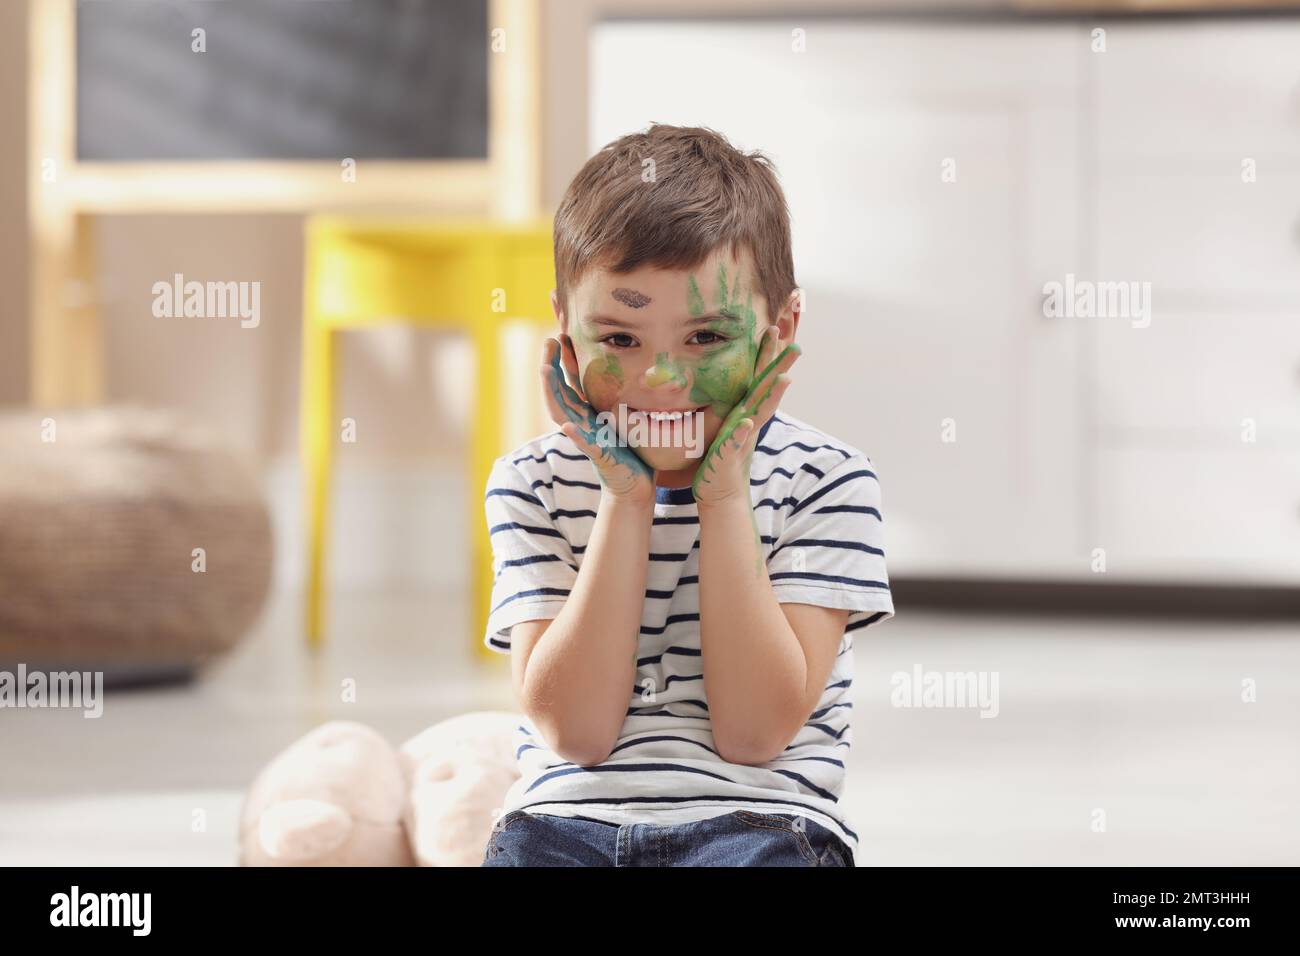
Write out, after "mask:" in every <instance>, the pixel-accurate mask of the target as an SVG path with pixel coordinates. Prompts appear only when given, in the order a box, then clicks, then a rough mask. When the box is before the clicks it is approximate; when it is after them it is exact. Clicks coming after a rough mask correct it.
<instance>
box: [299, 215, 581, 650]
mask: <svg viewBox="0 0 1300 956" xmlns="http://www.w3.org/2000/svg"><path fill="white" fill-rule="evenodd" d="M305 233H306V249H305V261H304V284H305V287H304V290H303V347H302V406H301V422H300V427H301V429H302V450H301V454H302V463H303V475H304V484H305V487H304V501H305V505H306V513H305V516H306V527H307V534H308V547H307V556H308V587H307V608H306V623H307V640H308V643H309V644H310V645H311V646H313V647H318V646H320V645H321V643H323V640H324V633H325V620H326V615H325V610H326V609H325V606H324V597H325V594H326V593H327V586H326V584H327V570H328V564H327V563H326V562H327V557H328V553H329V495H330V467H331V461H332V458H333V452H334V443H335V442H336V441H338V440H339V437H340V427H339V423H338V422H336V421H335V420H334V387H335V378H334V373H335V343H336V336H335V333H336V332H338V331H339V330H340V329H350V328H364V327H367V326H376V325H379V324H382V323H388V322H393V321H400V322H403V323H406V324H411V325H416V326H420V327H425V328H429V327H438V328H448V327H450V328H455V329H460V330H462V331H464V332H465V333H467V334H468V335H469V337H470V340H471V341H472V342H473V345H474V352H475V355H476V357H477V364H478V370H477V375H476V386H475V402H474V406H473V427H472V429H471V441H470V454H469V462H468V464H469V468H468V472H467V481H468V495H467V498H466V503H465V506H466V509H467V515H468V520H467V522H466V524H467V526H468V528H469V541H468V542H467V547H468V549H469V555H470V558H471V562H470V567H471V595H470V600H471V606H472V608H473V611H472V614H471V621H472V622H473V627H474V632H473V634H472V635H471V637H472V639H473V641H474V644H475V646H476V647H478V648H479V649H480V650H481V651H482V653H483V654H484V655H486V656H489V657H495V656H496V655H493V654H492V652H491V651H489V650H488V649H487V648H485V647H483V645H482V638H483V633H484V630H485V629H486V627H487V615H488V602H489V601H490V600H491V596H492V581H493V569H492V550H491V544H490V542H489V540H488V529H487V523H486V521H485V520H484V514H483V494H484V491H485V490H486V485H487V479H488V475H489V474H490V472H491V468H492V462H493V460H494V459H496V458H497V457H498V456H500V455H502V454H504V453H505V452H506V451H508V450H509V449H508V448H507V447H506V446H505V443H504V441H503V433H502V426H503V424H504V420H503V414H504V404H505V403H504V402H503V374H502V370H503V363H504V361H505V351H504V348H503V341H502V340H503V335H504V333H505V330H506V329H508V328H509V327H511V325H512V324H513V323H514V322H515V321H516V320H521V319H522V320H528V321H536V322H538V323H554V321H555V319H554V316H553V314H552V312H551V305H550V294H551V289H552V288H553V287H554V278H555V268H554V261H553V258H552V247H551V223H550V222H549V221H537V222H530V223H526V224H521V225H516V224H509V223H495V222H491V221H479V220H464V219H461V220H403V219H373V218H369V219H363V218H351V217H337V216H315V217H311V218H309V219H308V220H307V222H306V226H305ZM532 364H533V365H535V364H536V363H532ZM530 370H531V366H530ZM534 391H536V389H534ZM529 394H531V393H529ZM537 401H539V402H540V396H539V398H538V399H537Z"/></svg>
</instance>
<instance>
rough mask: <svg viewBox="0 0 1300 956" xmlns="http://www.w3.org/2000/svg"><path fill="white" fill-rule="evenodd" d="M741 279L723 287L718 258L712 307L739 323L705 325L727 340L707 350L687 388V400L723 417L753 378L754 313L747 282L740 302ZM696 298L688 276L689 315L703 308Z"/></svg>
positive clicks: (724, 272) (723, 269)
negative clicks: (730, 285)
mask: <svg viewBox="0 0 1300 956" xmlns="http://www.w3.org/2000/svg"><path fill="white" fill-rule="evenodd" d="M743 278H744V276H743V274H742V273H738V274H737V275H736V281H735V286H734V288H733V289H728V288H727V265H726V262H725V261H724V260H722V259H719V260H718V291H717V296H716V299H717V301H716V304H715V305H716V310H717V311H718V312H721V313H724V314H726V315H733V316H735V317H737V318H738V319H740V322H739V323H736V322H726V321H723V320H718V321H716V322H712V323H709V325H708V326H707V328H708V330H709V331H711V332H716V333H718V334H719V335H723V336H727V337H729V338H730V341H729V342H727V343H726V344H725V345H721V346H719V347H717V348H715V349H713V350H711V351H710V352H709V353H708V354H707V355H706V356H705V357H704V358H703V359H701V360H700V362H699V364H698V365H696V367H695V381H694V384H693V386H692V388H691V401H692V402H694V403H695V404H697V405H709V406H712V408H713V411H714V412H715V413H716V414H717V415H718V416H720V417H724V418H725V417H726V415H727V413H728V412H729V411H731V409H732V408H734V407H735V405H736V404H737V403H738V402H739V401H740V400H741V399H743V398H744V397H745V394H746V393H747V392H748V390H749V386H750V383H751V382H752V381H753V378H754V371H755V369H754V363H755V362H757V361H758V342H757V341H755V330H756V329H757V327H758V316H757V314H756V313H755V311H754V289H753V285H752V284H751V285H750V288H749V292H748V295H747V296H746V298H745V301H744V302H742V301H740V286H741V281H742V279H743ZM697 299H700V294H699V285H698V283H697V282H696V279H695V276H694V275H692V276H691V277H690V279H689V281H688V282H687V307H688V308H689V309H691V312H692V314H693V315H702V314H703V313H704V311H705V309H704V306H703V301H702V299H701V300H700V302H699V303H698V308H697V302H696V300H697Z"/></svg>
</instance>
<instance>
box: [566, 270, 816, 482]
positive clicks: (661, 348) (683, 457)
mask: <svg viewBox="0 0 1300 956" xmlns="http://www.w3.org/2000/svg"><path fill="white" fill-rule="evenodd" d="M766 301H767V300H766V298H765V297H764V296H763V293H762V290H761V289H760V287H759V285H758V282H757V276H756V275H755V274H754V270H753V266H752V261H751V258H750V255H749V253H748V251H747V250H746V251H744V252H742V254H741V256H740V258H739V259H737V258H736V257H734V256H733V255H732V254H731V253H730V251H727V250H725V249H724V250H719V251H715V252H713V253H711V254H710V255H709V256H708V257H707V258H706V259H705V261H704V263H703V264H702V265H700V266H699V267H697V268H694V269H684V270H664V269H658V268H654V267H652V266H645V267H642V268H639V269H636V270H635V271H633V272H626V273H621V274H618V273H613V272H610V271H608V270H605V269H592V270H590V271H589V272H588V273H587V275H586V276H584V277H583V280H582V281H581V282H580V283H579V284H578V286H577V287H576V288H575V289H574V290H573V292H572V294H571V296H570V311H571V313H572V314H565V313H564V312H562V311H561V310H560V308H559V304H558V301H557V300H556V299H555V296H554V295H552V304H553V306H554V307H555V310H556V317H557V318H558V319H559V322H560V328H561V331H562V332H563V333H565V334H567V335H568V337H569V339H570V340H571V341H572V347H573V353H574V359H576V366H577V368H578V372H579V378H580V383H575V384H580V386H581V388H580V391H581V393H582V394H583V396H584V397H585V398H586V400H587V401H588V403H590V405H591V406H592V408H594V409H595V410H596V412H598V413H599V412H610V413H611V416H612V417H614V418H617V416H618V413H619V405H620V403H621V404H623V405H626V406H627V410H626V416H627V418H628V426H629V427H628V428H627V429H625V428H624V427H623V425H622V424H619V425H618V432H619V435H620V438H621V439H623V440H624V441H627V442H628V443H629V444H631V445H632V446H633V447H634V448H635V450H636V453H637V455H638V456H639V457H640V458H641V459H642V460H643V461H644V462H645V463H646V464H648V465H650V467H652V468H654V469H655V470H656V471H664V472H674V471H681V470H683V469H691V470H693V469H694V468H695V467H696V466H697V465H698V464H699V462H700V461H701V459H702V457H703V455H704V453H705V452H707V451H708V449H709V447H710V446H711V445H712V443H713V440H714V438H716V437H717V435H718V432H719V430H720V429H721V427H722V423H723V420H724V419H725V418H726V416H727V413H728V412H730V411H731V409H732V408H733V407H735V406H736V405H737V404H738V403H739V402H740V401H741V399H743V398H744V397H745V395H746V394H747V393H748V391H749V387H750V383H751V381H752V380H753V377H754V375H755V371H756V370H755V368H754V363H755V361H756V359H757V357H758V348H759V343H760V337H761V336H762V333H763V331H764V330H765V329H766V328H767V327H768V326H769V325H770V324H771V323H770V322H769V320H768V317H767V304H766ZM793 302H794V297H793V296H792V298H791V303H792V305H793ZM797 323H798V313H797V312H794V311H793V310H792V308H787V309H786V310H784V312H783V314H782V315H781V316H780V317H779V322H778V324H779V326H780V329H779V331H780V334H781V340H782V341H781V344H780V346H778V351H779V350H780V348H784V347H785V345H787V344H789V342H790V341H791V340H792V339H793V337H794V330H795V327H796V326H797ZM562 341H563V339H562ZM661 410H674V411H681V412H683V413H684V415H683V421H681V422H678V423H676V424H667V423H662V424H657V425H656V426H655V427H656V428H657V429H658V431H657V434H658V435H659V439H658V445H657V446H656V445H649V444H645V443H641V442H638V441H637V440H636V438H637V436H638V434H644V432H638V431H637V430H636V429H635V428H634V427H633V426H634V424H635V422H637V421H638V420H641V421H642V422H649V421H650V419H649V418H648V416H646V415H645V414H644V413H645V412H648V411H661ZM695 412H700V413H702V415H701V416H699V417H693V420H692V421H691V422H689V423H688V422H686V421H685V417H686V416H687V415H693V413H695ZM697 425H699V426H702V427H700V428H699V429H698V430H697V428H696V426H697Z"/></svg>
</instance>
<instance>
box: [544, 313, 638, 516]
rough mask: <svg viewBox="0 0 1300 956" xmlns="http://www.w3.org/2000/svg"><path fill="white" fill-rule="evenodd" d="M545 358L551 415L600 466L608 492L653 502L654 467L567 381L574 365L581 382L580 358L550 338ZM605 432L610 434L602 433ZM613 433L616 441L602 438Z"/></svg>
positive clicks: (599, 473) (576, 378) (633, 500)
mask: <svg viewBox="0 0 1300 956" xmlns="http://www.w3.org/2000/svg"><path fill="white" fill-rule="evenodd" d="M543 356H544V357H543V361H542V370H541V371H542V391H543V393H544V394H545V396H546V405H547V408H548V409H549V410H550V413H551V418H552V420H554V421H555V422H556V423H557V424H558V425H559V426H560V430H561V431H563V432H564V434H566V435H568V436H569V438H570V439H571V440H572V441H573V443H574V444H575V445H577V446H578V448H579V450H580V451H581V452H582V453H583V454H584V455H586V456H587V457H588V458H590V459H591V462H592V464H594V465H595V466H596V476H597V477H598V478H599V479H600V483H601V486H602V487H603V488H604V489H605V493H606V494H609V495H612V496H613V497H614V498H617V499H619V500H620V501H627V502H630V503H634V504H638V505H651V504H653V503H654V500H655V481H654V469H652V468H651V467H650V466H649V465H647V464H646V463H645V462H644V461H642V460H641V458H640V457H639V456H638V455H637V453H636V452H635V451H634V450H633V449H632V448H631V447H629V446H627V445H619V444H618V443H617V442H618V431H617V429H616V428H615V427H614V425H613V423H612V422H611V423H610V425H609V427H608V428H607V429H603V430H602V429H601V428H600V424H601V423H600V422H599V421H597V419H596V410H595V409H594V408H592V407H591V405H590V404H588V403H587V402H586V401H585V400H584V399H583V398H582V396H581V395H579V394H578V393H577V392H575V391H574V390H573V389H572V388H571V387H570V386H569V383H568V382H566V381H565V380H564V367H561V365H560V361H561V357H563V359H564V364H565V367H570V366H571V368H570V374H571V375H572V377H573V380H574V381H575V382H577V381H579V375H578V361H577V356H575V355H574V354H573V352H572V350H571V347H570V349H569V350H566V349H565V348H564V347H563V345H561V343H560V342H559V341H558V340H557V339H547V340H546V345H545V349H544V353H543ZM602 431H604V432H606V433H607V435H602V433H601V432H602ZM608 436H612V438H613V440H612V441H607V442H603V443H602V441H601V439H602V438H605V437H608Z"/></svg>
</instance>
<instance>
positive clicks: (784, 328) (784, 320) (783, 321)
mask: <svg viewBox="0 0 1300 956" xmlns="http://www.w3.org/2000/svg"><path fill="white" fill-rule="evenodd" d="M802 308H803V290H802V289H795V290H794V291H793V292H791V293H790V298H789V299H787V300H786V303H785V307H784V308H782V309H781V314H780V316H778V318H777V323H776V324H777V326H778V327H779V329H780V333H779V334H780V336H781V341H782V342H785V343H786V344H789V343H790V342H793V341H794V337H795V334H796V333H797V332H798V331H799V315H800V314H801V311H802Z"/></svg>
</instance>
